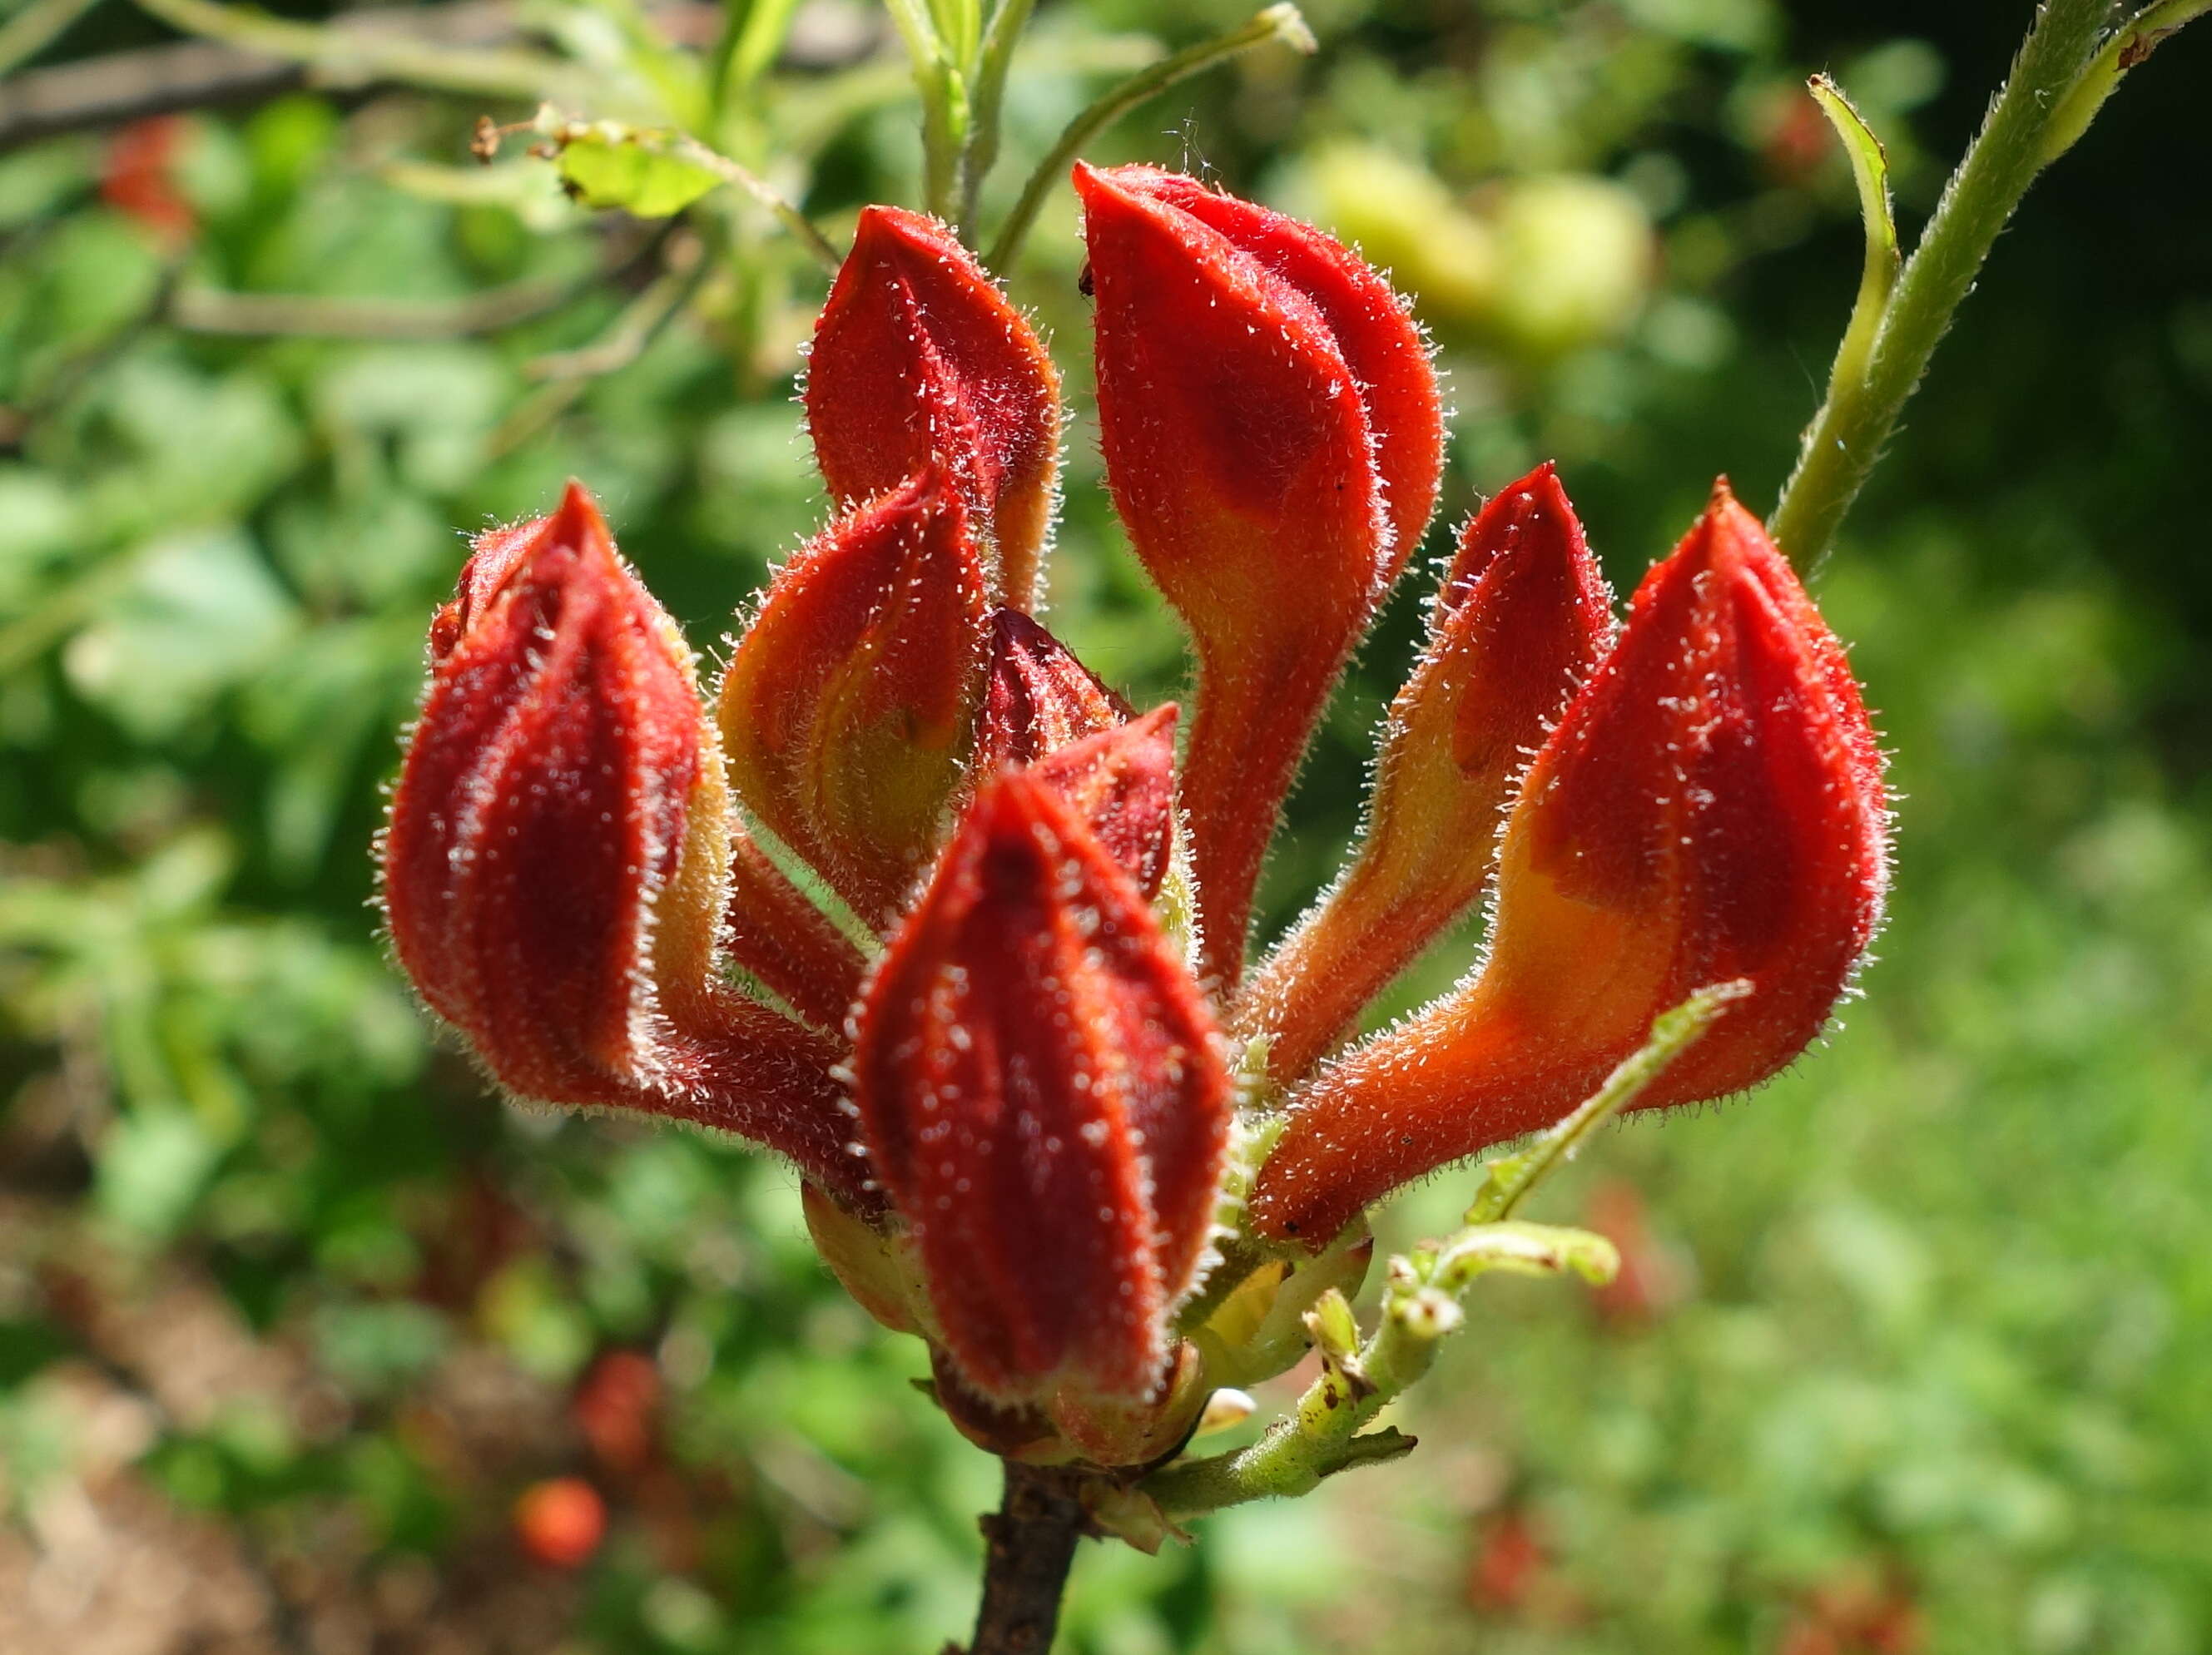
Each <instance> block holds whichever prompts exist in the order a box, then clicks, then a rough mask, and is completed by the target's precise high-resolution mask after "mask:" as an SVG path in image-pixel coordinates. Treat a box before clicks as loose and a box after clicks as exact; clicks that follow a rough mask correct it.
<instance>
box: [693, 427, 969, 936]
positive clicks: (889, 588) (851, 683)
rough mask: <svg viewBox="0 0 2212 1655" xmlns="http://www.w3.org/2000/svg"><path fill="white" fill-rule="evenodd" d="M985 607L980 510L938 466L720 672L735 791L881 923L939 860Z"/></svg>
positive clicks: (775, 588)
mask: <svg viewBox="0 0 2212 1655" xmlns="http://www.w3.org/2000/svg"><path fill="white" fill-rule="evenodd" d="M985 613H986V605H985V600H984V591H983V569H982V563H981V558H980V555H979V553H978V549H977V547H976V544H975V539H974V537H973V536H972V535H971V534H970V533H969V522H968V512H967V508H966V507H965V506H963V505H962V504H961V500H960V495H959V493H958V491H957V489H956V488H954V486H953V484H952V482H951V476H950V475H949V474H948V473H947V472H945V470H942V469H941V468H938V467H934V466H933V467H930V468H927V469H926V470H923V471H921V472H920V473H918V474H916V475H915V476H913V477H911V478H909V479H908V481H906V482H903V483H902V484H900V485H899V486H898V487H897V488H894V489H892V490H891V491H890V493H888V494H883V495H881V496H879V497H878V498H877V499H875V500H871V501H869V502H868V503H867V504H866V505H864V506H860V507H858V508H856V509H855V510H854V511H852V512H848V513H847V514H846V515H845V516H843V517H842V518H838V519H837V521H836V522H835V523H833V524H830V526H829V528H828V529H826V530H823V533H822V534H821V535H820V536H819V537H817V538H816V539H815V540H814V541H813V542H812V543H811V544H810V545H808V546H807V547H806V548H805V549H804V550H802V551H801V552H800V553H799V555H797V556H796V557H794V558H793V560H792V561H790V562H789V563H788V564H787V565H786V566H785V567H783V569H782V570H781V571H780V572H779V573H777V575H776V577H775V579H774V581H772V582H771V583H770V585H769V589H768V593H767V596H766V597H764V598H763V600H762V603H761V609H760V613H759V614H758V615H757V616H756V617H755V618H754V621H753V623H752V625H751V626H750V627H747V628H746V629H745V632H744V636H743V637H741V638H740V639H739V640H738V646H737V650H736V652H735V653H734V654H733V655H732V657H731V659H730V666H729V670H728V671H727V672H726V674H725V675H724V676H723V678H722V688H721V694H720V724H721V730H722V739H723V743H724V746H725V749H726V751H727V753H728V755H729V765H730V779H731V785H732V787H734V788H735V790H736V791H737V794H738V798H739V799H740V800H742V801H743V802H744V805H745V807H746V808H747V809H749V810H750V811H751V812H752V813H753V815H755V816H756V817H757V818H758V820H759V821H761V822H762V823H763V825H764V826H765V827H767V828H768V829H769V832H771V833H773V834H775V835H776V836H777V837H778V838H779V839H781V840H782V841H783V842H784V843H785V844H786V845H787V846H790V847H791V848H792V849H793V851H795V852H797V853H798V854H799V856H801V857H802V858H805V860H806V861H807V862H808V863H809V864H811V866H812V867H813V868H814V869H815V870H817V872H819V873H820V874H821V875H822V876H823V878H825V879H827V880H828V881H829V883H830V884H831V886H833V887H834V888H836V891H837V893H838V894H840V895H841V896H842V897H843V898H844V899H845V900H846V901H847V902H848V903H850V904H851V905H852V906H853V908H854V912H857V913H858V914H859V915H860V918H862V919H864V920H866V921H867V922H868V923H869V924H874V925H883V924H887V923H888V922H889V921H890V919H891V918H893V917H894V916H895V915H896V912H897V911H898V910H899V908H900V907H901V906H902V905H903V903H904V901H905V899H906V897H907V895H908V893H909V891H910V890H911V889H912V888H913V886H914V884H915V881H916V880H917V879H918V878H919V876H921V874H922V873H923V872H924V871H925V870H927V867H928V866H929V864H930V861H931V859H932V858H933V856H934V855H935V853H936V851H937V847H938V845H939V840H940V838H941V835H942V821H943V817H944V815H945V807H946V805H947V803H948V802H949V801H950V800H951V797H952V796H953V792H954V791H955V789H956V787H957V785H958V784H959V782H960V780H961V779H962V776H963V765H964V763H965V761H966V760H967V757H968V752H969V743H970V741H971V738H972V737H973V734H974V729H975V712H976V706H977V702H978V699H979V697H980V695H981V689H982V672H983V651H984V645H985V624H984V621H985Z"/></svg>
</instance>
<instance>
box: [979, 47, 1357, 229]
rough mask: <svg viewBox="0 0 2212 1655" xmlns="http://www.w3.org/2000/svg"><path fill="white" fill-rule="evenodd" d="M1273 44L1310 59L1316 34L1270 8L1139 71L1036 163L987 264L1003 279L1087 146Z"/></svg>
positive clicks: (1074, 122)
mask: <svg viewBox="0 0 2212 1655" xmlns="http://www.w3.org/2000/svg"><path fill="white" fill-rule="evenodd" d="M1270 40H1280V41H1282V42H1283V43H1284V44H1285V45H1288V46H1290V47H1291V48H1292V49H1293V50H1294V51H1297V52H1304V53H1306V54H1309V55H1310V54H1311V53H1312V52H1313V51H1314V50H1315V43H1314V37H1313V31H1312V30H1310V28H1308V27H1306V20H1305V19H1304V17H1303V16H1302V15H1299V12H1298V9H1297V7H1296V6H1294V5H1291V4H1288V3H1285V4H1282V5H1276V6H1270V7H1268V8H1267V9H1266V10H1265V11H1263V12H1261V13H1260V14H1259V15H1257V16H1255V17H1254V18H1253V19H1252V20H1251V21H1249V22H1248V23H1246V24H1244V25H1243V27H1239V28H1233V29H1231V30H1230V31H1229V32H1228V33H1226V34H1217V35H1216V36H1214V37H1213V39H1211V40H1203V41H1200V43H1199V44H1198V45H1194V46H1190V47H1187V48H1186V49H1184V50H1183V51H1182V52H1176V54H1175V55H1174V56H1173V57H1170V58H1161V59H1160V61H1159V62H1158V63H1157V64H1153V65H1152V67H1151V68H1149V69H1145V70H1139V71H1138V72H1137V73H1136V74H1134V75H1132V76H1130V77H1129V78H1128V79H1127V80H1126V81H1124V82H1121V85H1119V86H1117V87H1115V88H1114V89H1113V90H1112V91H1111V92H1109V93H1108V94H1106V95H1105V96H1104V97H1103V98H1101V99H1099V100H1098V101H1097V102H1096V103H1094V104H1092V105H1091V106H1090V107H1089V108H1088V109H1086V110H1085V111H1084V112H1082V113H1081V114H1080V115H1078V116H1077V117H1076V118H1074V119H1073V120H1072V121H1070V122H1069V123H1068V124H1067V126H1066V130H1064V131H1062V132H1061V133H1060V141H1059V142H1057V143H1055V144H1054V145H1053V147H1052V149H1051V151H1050V153H1048V155H1046V156H1045V158H1044V159H1043V160H1042V161H1040V162H1038V163H1037V167H1036V171H1035V172H1033V173H1030V177H1029V182H1028V183H1027V184H1025V185H1023V186H1022V193H1021V198H1020V199H1019V200H1018V201H1017V202H1016V203H1014V207H1013V210H1012V212H1010V213H1008V214H1007V215H1006V222H1005V223H1004V224H1003V225H1001V226H1000V229H999V239H997V240H996V241H994V242H993V243H992V244H991V252H990V254H989V256H988V257H987V258H986V259H985V260H984V262H985V263H986V264H988V265H989V266H990V267H991V268H992V269H993V270H998V271H1000V272H1001V273H1003V272H1004V271H1005V270H1006V267H1007V266H1008V265H1009V264H1012V262H1013V260H1014V258H1015V256H1016V255H1017V254H1018V253H1019V252H1021V248H1022V242H1023V241H1024V239H1026V238H1027V236H1028V235H1029V233H1030V226H1031V225H1032V224H1034V223H1035V222H1036V215H1037V210H1038V209H1040V208H1042V206H1043V205H1044V198H1045V197H1046V196H1048V195H1049V194H1050V193H1051V192H1052V189H1053V186H1054V185H1056V184H1058V183H1059V182H1060V178H1061V176H1062V175H1063V174H1064V173H1066V171H1067V169H1068V168H1069V167H1071V166H1073V164H1074V161H1075V158H1076V156H1077V155H1080V154H1081V153H1082V151H1083V146H1084V145H1085V144H1086V143H1089V142H1091V139H1093V138H1095V137H1097V136H1098V134H1099V133H1101V132H1103V130H1105V129H1106V128H1108V127H1109V126H1111V125H1112V124H1114V123H1115V121H1118V120H1120V119H1121V117H1122V116H1124V115H1126V114H1127V113H1128V112H1130V111H1131V110H1133V109H1134V108H1135V107H1136V106H1138V105H1139V104H1141V103H1143V102H1145V101H1146V100H1147V99H1150V98H1153V97H1157V96H1158V94H1161V93H1163V92H1164V91H1166V90H1167V89H1168V88H1170V87H1171V86H1173V85H1174V84H1175V83H1176V82H1178V81H1185V80H1188V79H1189V78H1190V77H1191V76H1194V75H1196V74H1199V73H1200V72H1201V71H1202V70H1208V69H1212V67H1213V66H1214V65H1215V64H1220V63H1226V62H1227V61H1228V60H1229V59H1230V58H1234V57H1236V56H1237V55H1238V54H1239V53H1241V52H1249V51H1250V50H1251V49H1252V48H1253V47H1255V46H1259V45H1266V44H1267V42H1268V41H1270Z"/></svg>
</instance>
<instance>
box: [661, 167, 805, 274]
mask: <svg viewBox="0 0 2212 1655" xmlns="http://www.w3.org/2000/svg"><path fill="white" fill-rule="evenodd" d="M668 149H669V153H670V154H671V155H680V156H682V157H683V158H684V160H685V161H690V162H691V163H692V164H693V165H694V166H696V167H703V168H704V169H705V170H706V171H708V172H709V173H713V174H714V176H715V177H716V178H718V179H721V180H722V182H723V183H725V184H734V185H737V186H738V189H740V190H743V191H744V192H745V193H746V194H747V195H749V196H750V197H752V198H753V199H754V200H755V201H757V202H758V203H760V204H761V205H762V206H763V207H765V208H767V209H769V212H771V213H773V214H775V217H776V221H777V222H778V223H780V224H781V225H782V226H783V227H784V228H785V229H787V230H788V231H790V232H791V233H792V234H793V235H794V236H796V237H797V238H798V239H799V246H802V247H804V248H805V249H806V251H807V252H810V253H811V254H813V256H814V262H815V263H816V264H819V265H821V266H822V268H823V269H824V270H828V271H829V274H830V275H832V276H835V275H836V273H837V272H838V270H840V269H841V268H842V266H843V264H844V263H845V255H844V254H842V253H841V252H838V251H837V249H836V246H833V245H832V244H831V242H830V240H829V237H827V236H825V235H823V233H822V232H821V230H820V228H819V227H817V225H816V224H815V222H814V221H813V220H812V219H811V218H809V217H807V216H806V215H805V213H803V212H801V211H799V209H798V207H797V206H796V205H794V204H793V203H792V202H791V200H790V199H789V198H788V197H786V196H785V195H784V194H783V192H782V191H780V190H778V189H777V188H776V187H775V185H772V184H770V183H769V181H768V180H767V179H764V178H763V177H761V175H760V174H759V173H756V172H754V171H753V170H752V169H751V168H750V167H742V166H740V165H738V163H737V162H736V161H732V160H731V159H730V158H729V157H728V156H727V155H724V154H722V153H721V151H720V150H719V149H711V148H709V147H708V145H706V144H703V143H702V142H699V140H698V139H696V138H695V137H693V136H690V134H689V133H678V134H677V135H676V136H675V137H674V138H673V139H671V141H670V142H669V146H668Z"/></svg>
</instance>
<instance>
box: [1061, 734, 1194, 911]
mask: <svg viewBox="0 0 2212 1655" xmlns="http://www.w3.org/2000/svg"><path fill="white" fill-rule="evenodd" d="M1175 727H1176V708H1175V707H1174V706H1173V705H1172V704H1170V706H1162V707H1155V708H1153V709H1152V711H1151V712H1147V713H1146V714H1145V716H1144V717H1143V718H1139V719H1138V720H1137V721H1136V722H1135V723H1133V724H1123V725H1121V727H1120V728H1119V729H1115V730H1102V731H1099V732H1098V733H1097V735H1096V736H1086V737H1084V738H1083V739H1082V740H1081V741H1079V742H1071V743H1068V744H1067V745H1066V747H1063V748H1060V749H1055V750H1054V751H1053V752H1051V753H1048V754H1047V755H1045V756H1044V757H1043V758H1042V759H1039V760H1038V761H1036V764H1035V765H1033V766H1031V767H1030V774H1031V775H1033V776H1035V777H1036V778H1037V779H1038V780H1040V781H1042V782H1044V783H1045V784H1046V785H1048V786H1049V787H1051V789H1052V790H1053V791H1054V792H1055V793H1057V794H1059V795H1060V798H1061V799H1062V800H1063V801H1065V802H1066V803H1067V805H1068V806H1069V807H1070V808H1071V809H1073V810H1074V812H1075V814H1076V815H1077V817H1078V818H1079V820H1080V821H1082V822H1083V823H1084V825H1085V826H1086V827H1089V828H1090V829H1091V833H1092V834H1094V835H1096V836H1097V840H1098V843H1099V844H1100V845H1101V846H1103V847H1104V849H1105V851H1106V853H1107V854H1108V855H1109V856H1110V857H1112V858H1114V860H1115V862H1117V863H1119V864H1121V871H1122V872H1124V873H1126V874H1127V875H1128V876H1129V877H1130V879H1131V880H1133V882H1135V884H1136V887H1137V889H1138V890H1139V892H1140V893H1141V894H1143V896H1144V898H1145V900H1146V901H1147V902H1149V901H1151V900H1152V899H1153V898H1154V897H1156V896H1158V894H1160V885H1161V882H1163V881H1164V880H1165V879H1166V878H1167V874H1168V861H1169V858H1170V856H1171V855H1172V853H1173V852H1174V849H1175Z"/></svg>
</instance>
